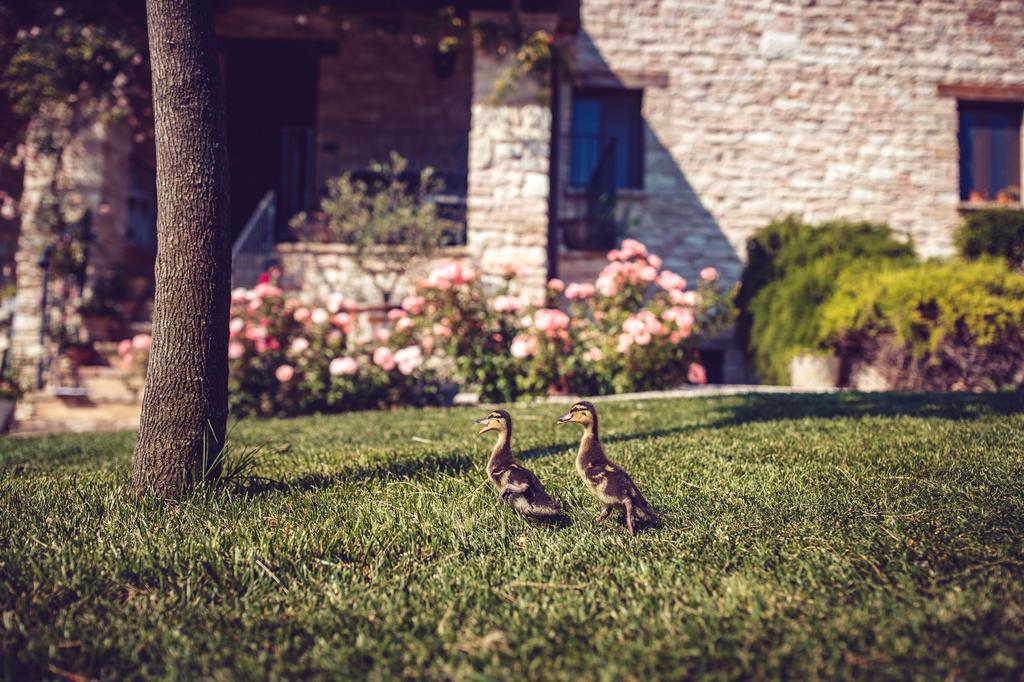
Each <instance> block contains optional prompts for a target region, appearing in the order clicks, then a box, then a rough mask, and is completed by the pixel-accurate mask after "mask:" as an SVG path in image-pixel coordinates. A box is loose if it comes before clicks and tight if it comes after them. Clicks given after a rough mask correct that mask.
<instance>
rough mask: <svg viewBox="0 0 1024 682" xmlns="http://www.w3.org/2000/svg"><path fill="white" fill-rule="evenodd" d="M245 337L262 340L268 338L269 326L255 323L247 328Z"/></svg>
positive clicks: (251, 339)
mask: <svg viewBox="0 0 1024 682" xmlns="http://www.w3.org/2000/svg"><path fill="white" fill-rule="evenodd" d="M245 338H247V339H249V340H250V341H262V340H263V339H265V338H267V328H266V327H264V326H263V325H262V324H254V325H252V326H250V327H249V328H248V329H246V330H245Z"/></svg>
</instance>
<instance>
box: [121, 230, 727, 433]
mask: <svg viewBox="0 0 1024 682" xmlns="http://www.w3.org/2000/svg"><path fill="white" fill-rule="evenodd" d="M517 278H518V269H517V268H515V267H511V266H510V267H507V268H505V269H504V270H503V271H502V272H501V273H500V276H499V277H498V278H496V279H497V281H496V282H495V281H490V282H485V281H484V279H483V278H482V277H481V275H480V273H479V272H478V271H477V270H476V268H474V267H473V266H471V265H468V264H466V263H463V262H459V261H445V262H441V263H439V264H438V265H437V266H436V267H435V268H434V269H433V270H432V271H431V272H430V273H429V274H428V275H427V276H426V277H425V278H424V279H423V280H422V281H421V282H420V283H419V284H418V285H417V286H416V288H415V291H414V292H413V293H412V294H410V295H409V296H406V297H405V298H404V299H403V300H402V301H401V305H400V306H396V307H395V308H393V309H391V310H390V311H388V312H387V314H386V316H385V317H386V319H384V320H381V321H380V323H379V324H378V325H377V326H376V327H375V328H372V329H360V328H359V325H358V324H357V320H356V315H355V313H356V309H355V306H353V305H352V304H351V303H350V302H348V301H345V300H344V299H343V298H342V297H340V296H338V295H330V296H327V297H325V299H324V300H323V301H320V302H316V301H302V302H300V301H299V300H298V299H295V298H291V297H290V296H289V295H288V294H287V293H286V292H283V291H282V290H281V289H280V288H278V287H276V286H275V285H274V284H273V282H272V281H271V280H272V278H268V279H267V280H266V281H264V282H261V283H260V284H259V285H257V286H256V287H254V288H253V289H239V290H236V291H235V292H233V294H232V312H231V322H230V325H229V334H230V341H229V346H228V357H229V361H230V367H231V406H232V409H233V410H234V411H235V412H237V413H240V414H256V415H286V414H299V413H308V412H318V411H337V410H346V409H363V408H369V407H376V406H380V405H386V404H397V403H402V404H409V403H413V404H423V403H425V402H430V401H434V400H436V399H437V398H438V396H439V395H440V388H441V387H442V386H445V385H448V386H452V385H457V386H462V387H464V388H466V389H468V390H477V391H479V393H480V396H481V399H482V400H486V401H508V400H513V399H515V398H517V397H520V396H524V395H533V396H536V395H545V394H548V393H550V392H572V393H577V394H602V393H615V392H626V391H637V390H648V389H659V388H668V387H674V386H678V385H680V384H682V383H685V382H689V383H694V384H701V383H705V382H706V381H707V372H706V370H705V369H704V367H703V365H702V364H701V363H700V358H699V352H698V348H699V346H700V343H701V340H702V339H705V338H706V337H707V336H708V335H709V334H715V333H717V332H718V331H719V330H720V329H721V328H722V327H723V326H724V325H726V324H728V323H729V322H730V321H731V316H732V305H731V299H730V298H729V297H728V296H727V295H726V293H725V292H724V291H723V290H722V289H721V287H720V286H719V285H718V279H719V278H718V273H717V271H714V269H713V268H705V269H704V270H703V271H702V272H701V276H700V278H699V280H698V282H699V284H698V286H697V288H696V289H688V288H687V286H688V283H687V281H686V280H685V279H684V278H683V277H682V276H680V275H679V274H677V273H675V272H672V271H671V270H667V269H664V268H663V263H662V261H661V259H659V258H658V257H657V256H655V255H653V254H651V253H649V251H648V249H647V247H646V246H645V245H644V244H642V243H640V242H638V241H636V240H632V239H626V240H624V241H623V242H622V244H621V246H620V247H619V248H618V249H614V250H612V251H610V252H609V253H608V262H607V264H606V265H605V267H604V268H603V270H602V271H601V272H600V274H599V275H598V277H597V279H596V280H595V281H594V282H569V283H566V282H563V281H562V280H557V279H553V280H550V281H549V282H548V283H547V287H546V290H545V292H544V295H543V297H542V299H541V300H538V301H534V302H531V301H530V300H529V299H527V298H525V297H524V296H522V295H521V293H519V291H518V288H517V284H518V281H517ZM364 326H365V325H364ZM130 345H131V346H132V347H134V341H132V342H130ZM143 345H145V344H143ZM147 347H148V346H147Z"/></svg>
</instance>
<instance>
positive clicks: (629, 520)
mask: <svg viewBox="0 0 1024 682" xmlns="http://www.w3.org/2000/svg"><path fill="white" fill-rule="evenodd" d="M622 506H623V507H625V509H626V528H629V534H630V535H636V530H634V528H633V500H631V499H629V498H628V497H626V498H623V500H622Z"/></svg>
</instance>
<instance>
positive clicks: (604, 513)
mask: <svg viewBox="0 0 1024 682" xmlns="http://www.w3.org/2000/svg"><path fill="white" fill-rule="evenodd" d="M611 513H612V507H611V505H610V504H609V505H605V507H604V511H602V512H601V513H600V514H598V515H597V516H595V517H594V525H595V526H596V525H597V524H599V523H601V522H602V521H604V520H605V519H607V518H608V515H609V514H611Z"/></svg>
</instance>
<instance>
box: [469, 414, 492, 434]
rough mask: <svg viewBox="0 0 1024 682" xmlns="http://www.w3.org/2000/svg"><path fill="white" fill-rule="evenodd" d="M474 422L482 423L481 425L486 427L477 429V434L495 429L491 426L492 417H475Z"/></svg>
mask: <svg viewBox="0 0 1024 682" xmlns="http://www.w3.org/2000/svg"><path fill="white" fill-rule="evenodd" d="M473 423H474V424H480V425H481V426H483V427H484V428H482V429H480V430H479V431H477V435H479V434H481V433H487V432H488V431H493V430H494V429H492V428H491V426H490V419H489V418H487V417H481V418H480V419H474V420H473Z"/></svg>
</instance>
